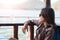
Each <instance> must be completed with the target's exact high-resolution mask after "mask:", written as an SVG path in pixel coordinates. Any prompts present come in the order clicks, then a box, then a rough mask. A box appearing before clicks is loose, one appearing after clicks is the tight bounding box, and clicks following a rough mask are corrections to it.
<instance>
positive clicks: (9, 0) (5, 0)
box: [0, 0, 58, 4]
mask: <svg viewBox="0 0 60 40" xmlns="http://www.w3.org/2000/svg"><path fill="white" fill-rule="evenodd" d="M26 1H28V0H0V3H1V2H2V3H10V4H11V3H14V4H15V3H24V2H26ZM41 1H44V0H41ZM51 1H52V3H55V2H56V1H58V0H51Z"/></svg>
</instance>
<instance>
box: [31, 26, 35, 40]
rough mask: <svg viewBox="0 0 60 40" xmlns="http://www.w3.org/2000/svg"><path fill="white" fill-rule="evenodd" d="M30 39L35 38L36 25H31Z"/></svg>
mask: <svg viewBox="0 0 60 40" xmlns="http://www.w3.org/2000/svg"><path fill="white" fill-rule="evenodd" d="M30 40H34V26H30Z"/></svg>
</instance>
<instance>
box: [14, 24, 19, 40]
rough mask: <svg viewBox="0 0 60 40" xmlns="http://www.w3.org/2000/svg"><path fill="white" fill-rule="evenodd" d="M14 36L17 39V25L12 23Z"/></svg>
mask: <svg viewBox="0 0 60 40" xmlns="http://www.w3.org/2000/svg"><path fill="white" fill-rule="evenodd" d="M14 38H16V39H18V25H14Z"/></svg>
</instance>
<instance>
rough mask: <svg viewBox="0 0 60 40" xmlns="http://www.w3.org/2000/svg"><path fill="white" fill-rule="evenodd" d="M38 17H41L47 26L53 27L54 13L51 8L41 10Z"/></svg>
mask: <svg viewBox="0 0 60 40" xmlns="http://www.w3.org/2000/svg"><path fill="white" fill-rule="evenodd" d="M39 16H43V17H44V19H45V20H46V21H47V23H48V24H53V25H55V12H54V10H53V9H52V8H43V9H42V11H41V13H40V14H39Z"/></svg>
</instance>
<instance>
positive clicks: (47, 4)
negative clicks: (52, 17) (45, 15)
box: [45, 0, 51, 8]
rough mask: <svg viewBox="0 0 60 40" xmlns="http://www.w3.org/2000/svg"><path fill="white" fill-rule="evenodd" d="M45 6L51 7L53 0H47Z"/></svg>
mask: <svg viewBox="0 0 60 40" xmlns="http://www.w3.org/2000/svg"><path fill="white" fill-rule="evenodd" d="M45 6H46V8H50V7H51V0H45Z"/></svg>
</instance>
